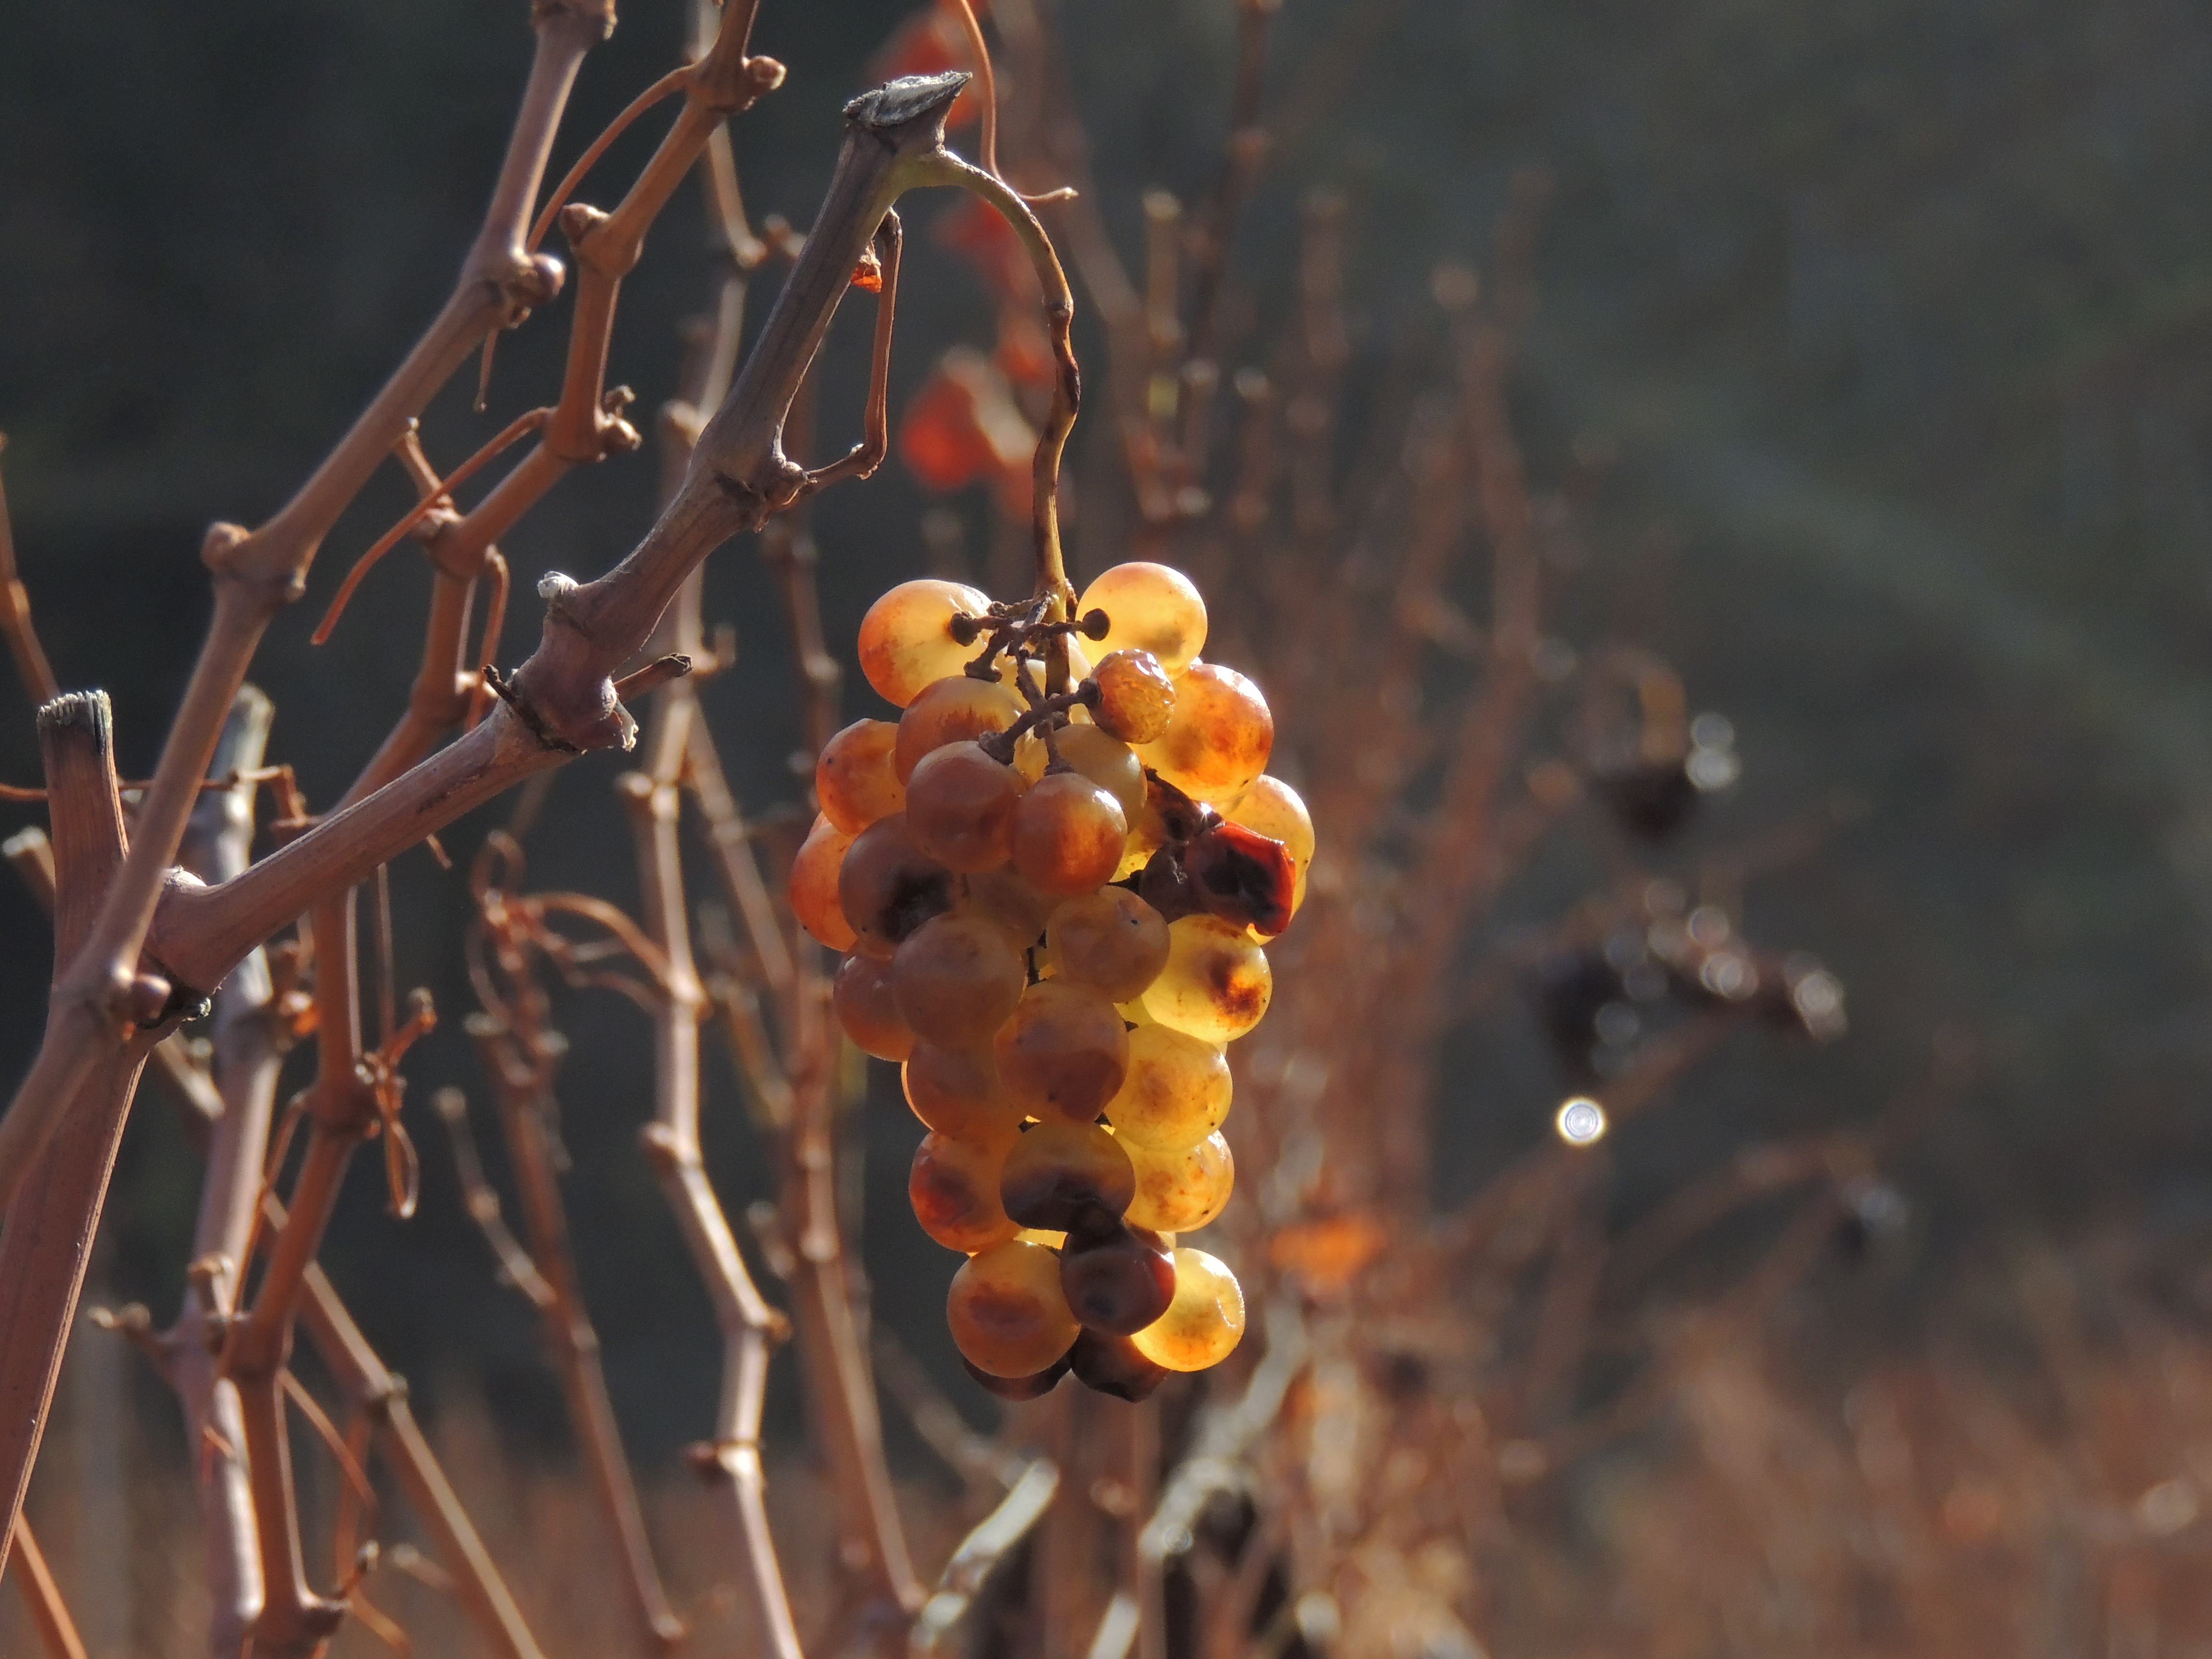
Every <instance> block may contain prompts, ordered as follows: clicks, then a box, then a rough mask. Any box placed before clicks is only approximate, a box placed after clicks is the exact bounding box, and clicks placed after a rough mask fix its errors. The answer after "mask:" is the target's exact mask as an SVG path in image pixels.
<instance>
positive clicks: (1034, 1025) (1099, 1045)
mask: <svg viewBox="0 0 2212 1659" xmlns="http://www.w3.org/2000/svg"><path fill="white" fill-rule="evenodd" d="M908 1018H912V1016H911V1015H909V1016H908ZM921 1029H922V1028H921V1026H920V1025H916V1026H915V1030H921ZM991 1047H992V1049H993V1052H994V1053H995V1054H997V1055H998V1058H999V1076H1000V1078H1001V1079H1003V1080H1004V1081H1005V1083H1006V1092H1007V1093H1008V1094H1010V1095H1012V1097H1014V1102H1015V1103H1016V1104H1017V1105H1018V1106H1020V1107H1022V1108H1023V1109H1024V1110H1027V1111H1030V1112H1033V1113H1035V1114H1036V1115H1037V1116H1039V1117H1047V1116H1054V1117H1060V1118H1065V1119H1066V1121H1069V1122H1071V1123H1082V1124H1088V1123H1090V1122H1091V1121H1093V1120H1094V1119H1096V1118H1097V1115H1098V1112H1099V1109H1100V1108H1102V1107H1103V1106H1104V1105H1105V1104H1106V1103H1107V1102H1108V1101H1109V1100H1111V1099H1113V1097H1114V1096H1115V1091H1118V1090H1119V1089H1120V1088H1121V1078H1122V1074H1123V1073H1124V1072H1125V1071H1126V1070H1127V1066H1128V1060H1129V1037H1128V1033H1127V1031H1125V1030H1122V1027H1121V1015H1119V1014H1117V1013H1115V1012H1114V1005H1113V1004H1112V1003H1110V1002H1109V1001H1107V1000H1106V999H1105V998H1104V997H1103V996H1101V995H1099V994H1098V993H1097V992H1096V991H1094V990H1092V989H1091V988H1090V987H1087V986H1083V985H1070V984H1066V983H1065V982H1064V981H1058V980H1045V981H1041V982H1040V983H1038V984H1036V985H1032V986H1030V987H1029V989H1028V990H1026V991H1024V992H1023V993H1022V994H1021V1000H1020V1006H1018V1007H1016V1008H1014V1009H1013V1010H1012V1018H1008V1019H1007V1020H1006V1024H1003V1025H1000V1027H999V1031H998V1035H997V1036H995V1037H994V1038H993V1039H992V1042H991Z"/></svg>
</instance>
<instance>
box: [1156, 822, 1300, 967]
mask: <svg viewBox="0 0 2212 1659" xmlns="http://www.w3.org/2000/svg"><path fill="white" fill-rule="evenodd" d="M1183 869H1184V871H1185V872H1187V873H1188V876H1189V878H1190V883H1191V887H1192V890H1193V891H1194V894H1195V895H1196V896H1197V898H1198V901H1199V902H1200V904H1202V905H1204V906H1205V907H1206V913H1207V914H1208V915H1215V916H1219V917H1220V918H1221V919H1222V920H1223V921H1228V922H1232V923H1234V924H1236V925H1237V927H1249V928H1250V929H1251V930H1252V931H1253V932H1254V933H1257V934H1259V935H1260V936H1261V938H1263V939H1273V937H1274V936H1275V935H1276V934H1278V933H1281V932H1282V931H1283V929H1284V928H1285V927H1289V926H1290V925H1291V906H1292V902H1293V900H1294V899H1295V897H1296V896H1297V865H1296V864H1294V863H1293V862H1292V861H1291V852H1290V848H1287V847H1285V846H1284V845H1283V843H1282V842H1279V841H1273V840H1271V839H1269V838H1268V837H1267V836H1263V835H1261V833H1260V832H1259V831H1258V830H1256V829H1247V828H1246V827H1245V826H1244V825H1243V824H1241V823H1228V822H1226V821H1224V822H1222V823H1216V824H1214V825H1213V826H1212V828H1210V829H1205V830H1202V831H1200V834H1199V835H1198V836H1196V838H1195V839H1194V840H1193V841H1192V842H1191V843H1190V845H1189V846H1188V847H1187V848H1184V849H1183Z"/></svg>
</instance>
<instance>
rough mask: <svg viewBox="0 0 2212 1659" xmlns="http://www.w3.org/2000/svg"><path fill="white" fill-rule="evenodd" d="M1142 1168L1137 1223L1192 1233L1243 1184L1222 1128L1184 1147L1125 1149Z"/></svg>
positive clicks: (1132, 1206)
mask: <svg viewBox="0 0 2212 1659" xmlns="http://www.w3.org/2000/svg"><path fill="white" fill-rule="evenodd" d="M1123 1150H1124V1151H1126V1152H1127V1153H1128V1155H1129V1165H1130V1167H1131V1168H1132V1169H1133V1170H1135V1171H1136V1172H1137V1195H1136V1197H1135V1198H1133V1199H1132V1200H1130V1203H1129V1208H1128V1210H1127V1217H1128V1222H1129V1225H1131V1226H1133V1227H1150V1228H1151V1229H1152V1231H1154V1232H1160V1233H1189V1232H1195V1231H1198V1230H1199V1229H1200V1227H1203V1226H1204V1225H1206V1223H1207V1222H1209V1221H1211V1220H1212V1219H1213V1218H1214V1217H1216V1216H1218V1215H1219V1214H1220V1213H1221V1212H1222V1211H1223V1209H1224V1208H1225V1207H1226V1206H1227V1205H1228V1203H1229V1194H1231V1192H1233V1191H1234V1190H1235V1189H1236V1187H1237V1160H1236V1159H1235V1158H1231V1156H1230V1155H1229V1143H1228V1142H1227V1141H1225V1140H1224V1139H1222V1138H1221V1134H1220V1132H1219V1131H1218V1130H1216V1131H1215V1132H1214V1133H1212V1134H1210V1135H1208V1136H1206V1139H1203V1140H1201V1141H1200V1142H1199V1143H1198V1145H1197V1146H1188V1147H1185V1148H1184V1149H1183V1150H1182V1152H1147V1151H1146V1150H1145V1148H1143V1147H1142V1146H1129V1147H1125V1148H1124V1149H1123Z"/></svg>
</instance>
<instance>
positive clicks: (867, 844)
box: [793, 812, 954, 961]
mask: <svg viewBox="0 0 2212 1659" xmlns="http://www.w3.org/2000/svg"><path fill="white" fill-rule="evenodd" d="M823 823H828V820H827V819H824V820H823ZM810 839H811V838H810ZM794 873H795V872H794ZM953 879H954V878H953V875H952V872H951V871H950V870H948V869H946V868H945V866H943V865H941V864H939V862H938V861H937V860H935V859H933V858H931V857H930V856H929V855H928V854H926V853H924V852H923V851H922V850H921V848H918V847H916V846H915V844H914V837H913V836H910V835H908V833H907V827H906V814H905V813H903V812H893V813H892V814H890V816H889V817H881V818H878V819H877V820H876V821H875V822H874V823H872V824H870V825H869V826H868V827H867V828H866V829H863V830H862V831H860V834H859V835H858V836H854V838H853V842H852V845H851V847H850V848H848V849H847V851H846V853H845V855H844V861H843V863H842V865H841V866H839V867H838V872H837V902H838V904H839V906H840V907H841V908H842V909H843V911H844V914H845V916H846V917H847V919H848V926H849V927H851V928H852V930H853V933H854V939H853V940H851V941H848V943H847V944H845V945H839V946H837V947H836V948H837V949H839V950H858V951H862V952H864V953H865V954H866V955H868V956H872V957H881V958H883V959H884V960H885V961H888V960H889V959H890V954H891V952H892V951H896V949H898V947H899V945H900V944H901V943H902V942H903V941H904V940H905V939H906V938H907V936H908V934H910V933H913V932H914V931H915V929H916V928H917V927H921V924H922V923H924V922H925V921H928V920H929V919H930V918H931V917H932V916H936V915H943V914H944V913H945V911H947V910H949V909H951V908H952V901H953V896H954V890H953ZM795 891H796V890H795V889H794V898H793V903H794V904H796V902H797V900H796V896H795ZM808 931H810V932H811V931H812V930H811V928H810V929H809V930H808ZM816 937H817V939H818V938H820V937H821V936H820V935H819V934H816ZM823 943H824V944H828V943H829V941H828V940H826V939H824V940H823Z"/></svg>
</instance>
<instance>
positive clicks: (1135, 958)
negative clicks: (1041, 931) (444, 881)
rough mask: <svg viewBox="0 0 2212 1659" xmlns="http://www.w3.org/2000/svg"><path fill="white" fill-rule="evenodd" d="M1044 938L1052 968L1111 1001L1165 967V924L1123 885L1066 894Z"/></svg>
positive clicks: (1148, 981)
mask: <svg viewBox="0 0 2212 1659" xmlns="http://www.w3.org/2000/svg"><path fill="white" fill-rule="evenodd" d="M1044 937H1045V949H1046V951H1047V952H1048V955H1049V957H1050V959H1051V961H1052V963H1053V965H1054V971H1055V972H1057V973H1058V974H1059V975H1060V977H1061V978H1062V979H1066V980H1069V981H1073V982H1074V983H1076V984H1078V985H1088V986H1091V987H1093V988H1094V989H1096V990H1097V992H1098V993H1099V994H1101V995H1103V997H1104V998H1105V999H1106V1000H1108V1001H1109V1002H1127V1000H1129V999H1130V998H1132V997H1133V996H1136V995H1138V994H1139V993H1141V992H1142V991H1143V990H1144V988H1145V987H1146V986H1147V985H1150V984H1151V983H1152V981H1153V980H1154V979H1156V978H1158V975H1159V971H1160V969H1163V968H1164V967H1166V966H1167V961H1168V925H1167V923H1166V922H1165V921H1162V920H1161V918H1160V913H1159V912H1158V911H1157V910H1155V909H1153V908H1152V906H1151V905H1149V904H1147V903H1146V902H1144V900H1142V899H1140V898H1139V897H1138V896H1136V895H1135V894H1134V893H1133V892H1131V891H1130V890H1128V889H1127V888H1126V887H1104V888H1101V889H1100V890H1098V891H1097V892H1095V893H1085V894H1084V895H1083V896H1081V897H1079V898H1072V899H1069V900H1068V901H1067V902H1066V903H1064V904H1062V905H1061V906H1060V908H1059V909H1057V910H1055V911H1054V912H1053V916H1052V921H1051V923H1050V925H1049V926H1048V927H1047V928H1046V929H1045V936H1044Z"/></svg>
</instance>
